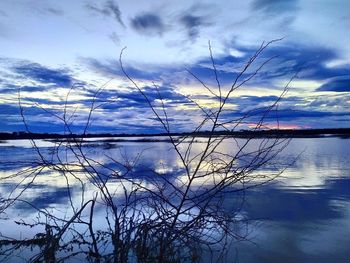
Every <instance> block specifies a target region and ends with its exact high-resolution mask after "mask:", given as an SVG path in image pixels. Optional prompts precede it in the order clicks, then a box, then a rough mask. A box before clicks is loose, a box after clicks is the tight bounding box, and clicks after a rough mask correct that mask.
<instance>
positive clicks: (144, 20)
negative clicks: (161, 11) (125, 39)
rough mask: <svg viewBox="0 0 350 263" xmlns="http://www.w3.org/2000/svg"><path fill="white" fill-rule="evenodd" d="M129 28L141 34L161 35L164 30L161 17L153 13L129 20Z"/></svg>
mask: <svg viewBox="0 0 350 263" xmlns="http://www.w3.org/2000/svg"><path fill="white" fill-rule="evenodd" d="M131 26H132V28H133V29H135V30H136V31H137V32H139V33H142V34H157V35H162V34H163V33H164V31H165V29H166V27H165V25H164V23H163V21H162V19H161V17H160V16H159V15H157V14H155V13H143V14H139V15H137V16H135V17H134V18H133V19H132V20H131Z"/></svg>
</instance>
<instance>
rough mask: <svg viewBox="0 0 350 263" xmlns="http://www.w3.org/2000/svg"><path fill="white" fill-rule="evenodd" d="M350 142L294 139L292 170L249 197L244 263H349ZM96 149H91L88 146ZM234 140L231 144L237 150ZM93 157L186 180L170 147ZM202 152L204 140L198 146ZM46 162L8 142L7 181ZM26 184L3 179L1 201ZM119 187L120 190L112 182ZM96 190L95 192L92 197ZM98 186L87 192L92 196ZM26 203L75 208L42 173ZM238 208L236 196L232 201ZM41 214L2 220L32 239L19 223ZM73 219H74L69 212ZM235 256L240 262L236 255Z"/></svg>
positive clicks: (289, 153) (53, 178)
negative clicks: (128, 160) (136, 160)
mask: <svg viewBox="0 0 350 263" xmlns="http://www.w3.org/2000/svg"><path fill="white" fill-rule="evenodd" d="M349 143H350V139H342V138H336V137H329V138H307V139H301V138H298V139H293V140H292V141H291V143H290V144H289V146H288V148H287V149H286V150H285V151H284V152H283V153H282V155H280V156H279V158H281V159H286V160H289V159H290V160H292V159H293V158H294V157H295V156H297V155H298V154H300V153H301V155H300V157H299V158H298V159H297V160H296V162H295V163H293V165H292V166H291V167H289V168H288V169H287V170H286V171H285V172H284V173H283V175H282V176H281V177H279V178H277V179H276V180H274V181H273V182H271V183H269V184H266V185H263V186H260V187H259V188H255V189H252V190H248V191H247V192H246V198H245V204H244V207H243V212H244V213H245V215H246V216H247V217H248V218H250V219H253V220H256V221H255V223H253V224H251V225H250V227H249V231H250V233H251V234H250V236H249V237H250V240H251V241H252V242H254V244H253V243H251V242H240V243H238V244H235V247H237V250H232V251H231V253H232V254H236V252H237V251H238V258H239V262H330V261H333V262H346V261H347V260H348V259H349V258H350V250H349V249H348V247H349V245H348V244H350V165H349V164H350V147H349V145H350V144H349ZM87 145H88V144H87ZM233 145H234V144H233V143H232V144H229V143H226V144H225V145H224V146H223V147H227V148H230V147H231V148H232V147H234V146H233ZM37 146H38V147H40V149H42V150H43V151H46V152H48V153H49V152H50V149H51V148H52V146H53V143H52V142H49V141H43V140H38V141H37ZM86 147H87V148H89V149H88V151H89V154H90V155H91V156H93V158H94V159H95V160H96V161H98V162H100V163H108V162H109V161H110V160H109V159H108V157H107V156H106V155H107V154H108V155H111V156H115V158H118V156H119V157H120V156H121V155H128V156H131V157H132V156H135V155H137V154H138V153H140V152H142V151H143V154H142V157H141V158H140V161H141V164H140V166H139V171H138V172H139V176H140V177H142V176H144V175H145V174H147V169H149V168H151V169H154V170H156V171H157V172H159V173H166V174H169V176H181V175H183V171H182V169H181V163H180V161H179V159H178V158H177V157H176V155H175V153H174V152H173V151H171V150H169V149H171V145H170V144H169V143H167V142H130V141H128V142H113V143H108V144H106V143H105V142H104V141H103V139H99V140H94V141H93V142H91V143H90V147H89V146H86ZM196 147H198V151H200V150H201V143H198V144H196ZM37 158H38V156H37V154H36V152H35V151H34V150H33V149H32V148H31V145H30V143H29V142H28V141H25V140H18V141H7V142H5V143H0V161H1V163H0V177H1V178H3V177H5V176H9V175H11V174H13V173H14V172H17V171H19V170H21V169H23V168H25V167H27V166H28V163H30V162H32V161H35V160H36V159H37ZM16 180H18V179H16V178H14V179H13V180H11V179H9V180H6V182H3V181H1V182H0V193H1V197H3V196H5V194H7V193H9V192H10V191H11V189H12V188H13V187H14V185H16V184H17V183H18V181H16ZM71 186H72V187H73V188H72V189H73V190H74V189H76V192H74V194H73V200H75V201H76V202H79V200H80V193H79V189H80V182H79V181H78V180H74V179H72V181H71ZM111 187H115V186H113V185H112V184H111ZM89 191H91V193H89ZM92 192H93V189H89V188H87V189H86V193H88V194H90V195H92ZM21 198H23V199H27V200H30V201H31V202H32V203H33V204H34V205H36V206H37V207H39V208H45V209H48V210H50V209H51V210H52V211H53V212H54V213H61V214H64V213H65V211H66V207H67V206H68V205H69V204H68V200H69V199H68V197H67V190H66V182H65V180H63V179H62V177H61V176H59V175H58V174H55V173H54V172H52V171H48V172H46V173H43V174H41V175H40V176H39V177H38V180H36V181H35V184H34V185H33V186H32V187H31V188H30V189H28V190H27V191H26V192H25V193H24V194H23V196H22V197H21ZM225 205H227V206H230V199H229V198H228V201H227V203H226V204H225ZM34 216H36V213H35V212H34V211H33V210H30V209H29V207H28V206H27V205H16V206H14V207H12V208H11V209H10V210H8V211H7V214H6V215H1V218H8V219H11V220H4V221H3V220H2V222H1V225H0V232H2V234H6V235H9V236H11V235H12V236H21V237H23V236H30V235H33V233H35V229H28V228H23V227H20V226H16V228H14V227H13V226H14V223H13V219H15V220H19V219H21V218H23V217H24V218H26V219H28V218H30V217H34ZM67 216H68V215H67ZM235 256H236V255H233V256H232V257H235Z"/></svg>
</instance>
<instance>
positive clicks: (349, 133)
mask: <svg viewBox="0 0 350 263" xmlns="http://www.w3.org/2000/svg"><path fill="white" fill-rule="evenodd" d="M210 134H211V135H212V136H231V137H237V138H264V137H286V138H287V137H290V138H304V137H305V138H310V137H324V136H341V137H350V128H337V129H303V130H273V129H272V130H258V131H254V130H240V131H216V132H213V133H211V132H210V131H202V132H195V133H186V132H184V133H179V132H177V133H170V134H168V133H155V134H134V133H130V134H127V133H122V134H112V133H93V134H92V133H91V134H57V133H28V132H12V133H6V132H0V140H21V139H64V138H101V137H107V138H109V137H120V138H123V137H164V136H169V135H171V136H196V137H208V136H209V135H210Z"/></svg>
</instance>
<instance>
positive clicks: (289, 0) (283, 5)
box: [251, 0, 298, 14]
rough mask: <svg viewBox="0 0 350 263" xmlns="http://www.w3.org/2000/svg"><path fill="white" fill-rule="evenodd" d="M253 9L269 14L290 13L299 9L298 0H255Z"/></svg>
mask: <svg viewBox="0 0 350 263" xmlns="http://www.w3.org/2000/svg"><path fill="white" fill-rule="evenodd" d="M251 6H252V9H253V10H255V11H263V12H265V13H267V14H281V13H290V12H293V11H296V10H298V0H283V1H280V0H254V1H253V2H252V5H251Z"/></svg>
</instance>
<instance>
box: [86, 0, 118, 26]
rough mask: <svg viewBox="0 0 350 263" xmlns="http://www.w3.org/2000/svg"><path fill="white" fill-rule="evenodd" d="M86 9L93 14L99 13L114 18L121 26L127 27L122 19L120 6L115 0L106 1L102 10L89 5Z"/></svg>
mask: <svg viewBox="0 0 350 263" xmlns="http://www.w3.org/2000/svg"><path fill="white" fill-rule="evenodd" d="M86 8H88V9H89V10H91V11H93V12H96V13H99V14H101V15H103V16H110V17H113V18H114V19H115V20H116V21H117V22H118V23H119V24H120V25H122V26H123V27H125V25H124V23H123V20H122V18H121V12H120V9H119V6H118V5H117V4H116V3H115V2H114V1H113V0H108V1H106V2H105V4H104V6H103V7H102V8H99V7H97V6H95V5H93V4H89V3H88V4H86Z"/></svg>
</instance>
